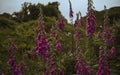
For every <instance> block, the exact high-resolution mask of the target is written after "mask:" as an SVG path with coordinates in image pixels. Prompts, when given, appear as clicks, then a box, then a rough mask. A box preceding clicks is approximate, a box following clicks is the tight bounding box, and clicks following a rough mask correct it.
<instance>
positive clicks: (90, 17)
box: [86, 10, 96, 36]
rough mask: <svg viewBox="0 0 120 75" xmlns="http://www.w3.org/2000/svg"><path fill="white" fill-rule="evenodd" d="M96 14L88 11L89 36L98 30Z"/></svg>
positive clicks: (87, 31) (87, 28)
mask: <svg viewBox="0 0 120 75" xmlns="http://www.w3.org/2000/svg"><path fill="white" fill-rule="evenodd" d="M95 19H96V18H95V14H94V11H93V10H91V11H88V13H87V16H86V34H87V36H91V35H93V33H94V32H95V30H96V22H95Z"/></svg>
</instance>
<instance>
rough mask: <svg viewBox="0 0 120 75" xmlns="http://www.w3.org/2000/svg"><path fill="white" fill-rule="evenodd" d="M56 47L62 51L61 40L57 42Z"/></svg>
mask: <svg viewBox="0 0 120 75" xmlns="http://www.w3.org/2000/svg"><path fill="white" fill-rule="evenodd" d="M56 49H57V50H58V51H61V49H62V46H61V43H59V42H57V43H56Z"/></svg>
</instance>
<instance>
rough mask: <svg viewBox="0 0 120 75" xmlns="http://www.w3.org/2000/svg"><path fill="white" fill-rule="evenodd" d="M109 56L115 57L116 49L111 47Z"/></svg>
mask: <svg viewBox="0 0 120 75" xmlns="http://www.w3.org/2000/svg"><path fill="white" fill-rule="evenodd" d="M109 55H110V56H112V57H115V56H116V49H115V47H112V48H111V50H110V52H109Z"/></svg>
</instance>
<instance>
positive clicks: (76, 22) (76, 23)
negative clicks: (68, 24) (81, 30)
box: [74, 20, 78, 28]
mask: <svg viewBox="0 0 120 75" xmlns="http://www.w3.org/2000/svg"><path fill="white" fill-rule="evenodd" d="M77 26H78V21H77V20H76V21H75V23H74V28H76V27H77Z"/></svg>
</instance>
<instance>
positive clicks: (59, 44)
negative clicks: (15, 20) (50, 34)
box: [55, 34, 62, 51]
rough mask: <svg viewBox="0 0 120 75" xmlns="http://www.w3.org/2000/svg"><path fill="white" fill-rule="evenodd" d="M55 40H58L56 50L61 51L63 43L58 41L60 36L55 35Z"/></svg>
mask: <svg viewBox="0 0 120 75" xmlns="http://www.w3.org/2000/svg"><path fill="white" fill-rule="evenodd" d="M55 39H56V49H57V50H58V51H61V49H62V45H61V43H60V42H59V41H58V34H56V35H55Z"/></svg>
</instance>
